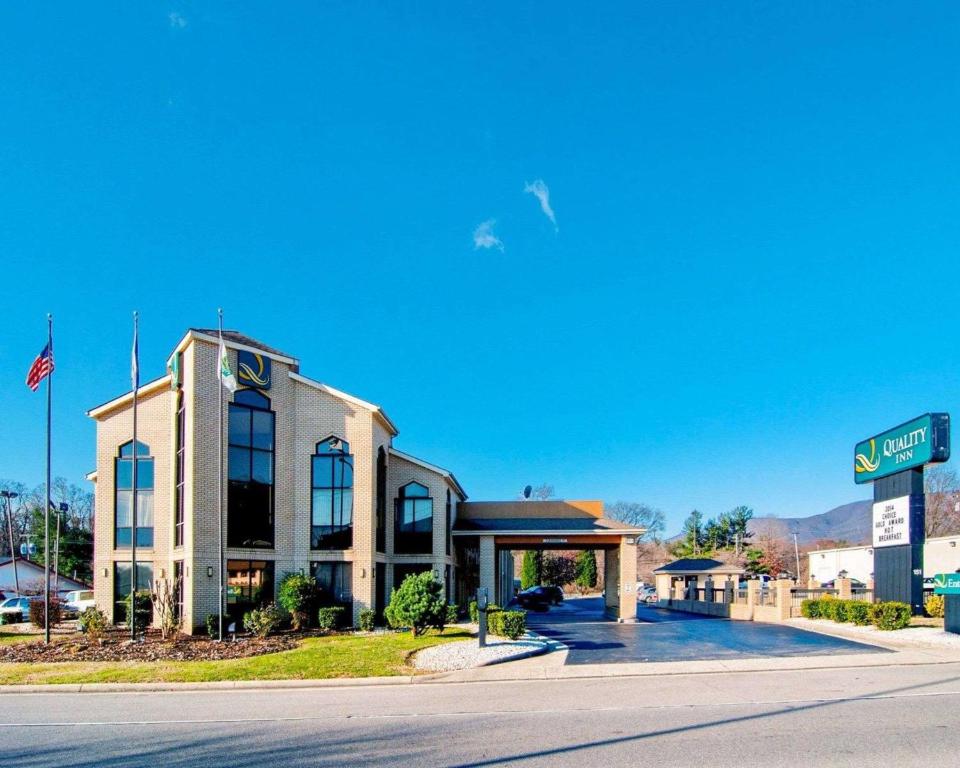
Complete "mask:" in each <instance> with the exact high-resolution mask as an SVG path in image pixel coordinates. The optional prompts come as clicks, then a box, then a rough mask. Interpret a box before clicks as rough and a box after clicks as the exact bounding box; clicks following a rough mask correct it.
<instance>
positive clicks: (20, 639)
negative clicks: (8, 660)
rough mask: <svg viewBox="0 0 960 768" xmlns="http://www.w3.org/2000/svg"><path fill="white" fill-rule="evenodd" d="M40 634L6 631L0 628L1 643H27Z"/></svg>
mask: <svg viewBox="0 0 960 768" xmlns="http://www.w3.org/2000/svg"><path fill="white" fill-rule="evenodd" d="M38 637H40V635H39V634H33V633H31V634H27V633H25V632H4V631H2V630H0V645H10V644H11V643H25V642H27V641H29V640H36V639H37V638H38Z"/></svg>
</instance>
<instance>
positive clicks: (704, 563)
mask: <svg viewBox="0 0 960 768" xmlns="http://www.w3.org/2000/svg"><path fill="white" fill-rule="evenodd" d="M705 571H721V572H723V573H743V568H738V567H737V566H735V565H727V564H726V563H721V562H720V561H719V560H714V559H713V558H711V557H683V558H681V559H679V560H674V561H673V562H672V563H667V564H666V565H661V566H660V567H659V568H654V569H653V572H654V573H691V572H697V573H704V572H705Z"/></svg>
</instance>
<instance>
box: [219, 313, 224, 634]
mask: <svg viewBox="0 0 960 768" xmlns="http://www.w3.org/2000/svg"><path fill="white" fill-rule="evenodd" d="M217 334H218V335H219V337H220V339H219V340H220V345H219V346H218V347H217V370H218V371H220V372H221V373H218V375H217V545H218V548H219V553H220V554H219V558H220V559H219V560H218V561H217V578H218V580H219V587H220V591H219V595H220V601H219V607H218V608H217V617H218V624H217V626H218V630H217V637H218V639H219V640H220V642H223V598H224V594H223V381H222V363H221V360H220V350H221V349H223V309H221V308H219V307H218V308H217Z"/></svg>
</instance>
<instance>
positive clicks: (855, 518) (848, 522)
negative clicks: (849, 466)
mask: <svg viewBox="0 0 960 768" xmlns="http://www.w3.org/2000/svg"><path fill="white" fill-rule="evenodd" d="M872 518H873V501H872V500H865V501H853V502H851V503H849V504H842V505H840V506H839V507H834V508H833V509H831V510H830V511H829V512H823V513H822V514H819V515H810V517H755V518H753V520H751V521H750V530H751V531H752V532H753V541H756V540H757V539H758V538H762V537H772V538H778V539H789V540H790V541H793V533H794V531H796V533H797V542H798V543H799V545H800V546H801V547H807V546H810V545H812V544H814V543H816V542H817V541H819V540H820V539H832V540H834V541H840V540H843V541H848V542H850V546H856V545H858V544H869V543H870V541H871V539H872V536H871V525H872Z"/></svg>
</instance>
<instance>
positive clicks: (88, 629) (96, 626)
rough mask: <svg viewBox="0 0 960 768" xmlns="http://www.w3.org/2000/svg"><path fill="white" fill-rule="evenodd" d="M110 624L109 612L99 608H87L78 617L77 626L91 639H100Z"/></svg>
mask: <svg viewBox="0 0 960 768" xmlns="http://www.w3.org/2000/svg"><path fill="white" fill-rule="evenodd" d="M109 626H110V620H109V619H108V618H107V614H105V613H104V612H103V611H101V610H100V609H99V608H93V607H91V608H87V609H86V610H85V611H84V612H83V613H81V614H80V616H79V617H78V619H77V627H78V628H79V629H80V631H81V632H83V633H84V634H85V635H86V636H87V637H89V638H90V639H91V640H99V639H100V638H101V637H103V635H104V634H105V633H106V631H107V628H108V627H109Z"/></svg>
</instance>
